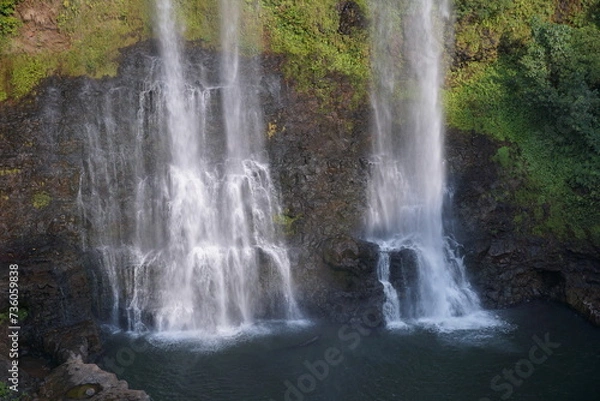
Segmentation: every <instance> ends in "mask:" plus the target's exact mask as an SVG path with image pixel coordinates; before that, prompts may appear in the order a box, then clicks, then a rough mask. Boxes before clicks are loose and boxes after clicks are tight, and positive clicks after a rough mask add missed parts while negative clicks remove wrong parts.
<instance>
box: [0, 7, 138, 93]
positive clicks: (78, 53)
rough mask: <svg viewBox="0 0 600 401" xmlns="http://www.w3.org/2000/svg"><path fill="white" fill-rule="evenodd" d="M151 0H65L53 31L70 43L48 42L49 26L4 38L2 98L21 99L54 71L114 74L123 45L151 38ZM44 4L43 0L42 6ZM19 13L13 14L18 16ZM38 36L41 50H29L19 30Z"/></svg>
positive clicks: (23, 28) (0, 68)
mask: <svg viewBox="0 0 600 401" xmlns="http://www.w3.org/2000/svg"><path fill="white" fill-rule="evenodd" d="M146 2H147V0H64V1H62V2H61V3H56V4H55V6H56V7H58V8H57V9H56V10H55V11H56V12H57V18H56V26H55V27H54V31H53V34H56V35H60V37H61V38H62V39H63V41H65V42H66V43H67V45H66V46H64V45H63V46H56V45H53V44H52V43H50V44H48V43H46V42H45V41H44V30H39V31H35V30H34V31H28V29H31V27H26V26H25V24H24V23H23V22H22V21H20V28H19V29H20V30H19V29H17V30H15V31H13V32H12V34H13V36H12V38H8V37H4V38H3V39H2V42H0V51H1V53H0V101H1V100H5V99H6V98H9V97H11V98H19V97H22V96H24V95H25V94H27V93H29V92H30V91H31V90H32V89H33V88H34V87H35V86H36V85H37V83H38V82H39V81H40V80H41V79H43V78H44V77H47V76H49V75H53V74H60V75H69V76H78V75H88V76H91V77H94V78H99V77H102V76H105V75H115V74H116V71H117V67H118V60H119V49H120V48H123V47H126V46H129V45H132V44H134V43H136V42H138V41H140V40H142V39H144V38H147V37H148V36H149V28H148V27H149V23H148V21H149V19H150V15H149V12H148V8H147V4H146ZM41 3H42V2H40V4H41ZM15 16H16V14H15V13H13V17H15ZM26 32H29V34H33V35H34V36H36V37H38V36H39V42H38V44H37V48H35V49H34V50H31V48H28V49H27V50H25V48H24V45H23V44H22V39H23V38H19V33H21V34H22V35H24V34H25V33H26Z"/></svg>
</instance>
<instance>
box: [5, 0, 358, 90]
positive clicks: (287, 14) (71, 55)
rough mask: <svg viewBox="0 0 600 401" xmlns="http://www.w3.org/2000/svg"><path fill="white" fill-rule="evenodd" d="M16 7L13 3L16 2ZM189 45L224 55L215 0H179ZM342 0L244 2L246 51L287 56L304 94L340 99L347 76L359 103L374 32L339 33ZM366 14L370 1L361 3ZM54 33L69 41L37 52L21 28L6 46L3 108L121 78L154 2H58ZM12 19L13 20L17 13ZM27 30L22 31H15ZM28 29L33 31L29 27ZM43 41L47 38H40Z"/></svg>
mask: <svg viewBox="0 0 600 401" xmlns="http://www.w3.org/2000/svg"><path fill="white" fill-rule="evenodd" d="M11 2H13V3H14V1H12V0H11ZM174 4H175V8H176V14H177V17H178V19H180V20H181V21H182V24H183V25H184V26H185V29H184V30H183V31H182V35H183V36H184V37H185V38H186V39H187V40H195V41H198V40H199V41H200V43H202V44H203V45H204V46H207V47H212V48H216V49H218V48H219V37H220V24H221V19H220V9H219V7H220V5H219V2H218V1H217V0H195V1H194V0H174ZM340 4H341V3H340V2H339V1H338V0H305V1H292V0H281V1H275V0H245V1H244V2H243V6H244V8H243V10H242V13H241V16H240V18H241V27H240V32H241V38H242V43H241V45H240V46H241V50H242V53H244V54H252V55H253V54H257V53H258V52H260V51H267V52H272V53H276V54H282V55H284V59H285V62H284V73H285V75H286V77H287V78H288V79H291V80H293V81H294V82H296V83H297V85H298V86H299V88H300V89H301V90H304V91H307V92H311V93H313V94H315V95H316V96H317V97H319V98H320V99H321V100H325V101H326V100H328V99H330V98H331V97H332V94H333V93H334V92H335V89H336V88H335V85H336V79H331V78H332V76H333V77H335V76H336V74H341V75H343V76H346V77H347V78H348V79H349V81H350V83H351V84H352V85H353V87H354V88H355V93H357V98H358V97H360V96H363V95H364V94H365V93H366V85H367V81H368V77H369V73H370V71H369V68H370V67H369V50H368V37H367V36H368V32H367V30H366V29H354V30H352V32H350V33H345V34H342V33H340V31H339V29H338V28H339V22H340V16H339V12H340V9H339V7H340ZM356 4H358V6H359V8H360V9H361V10H362V12H364V13H365V14H366V12H367V11H366V4H365V0H357V1H356ZM55 5H56V6H57V7H58V9H57V10H56V11H57V13H58V17H57V18H56V20H57V24H56V27H55V28H56V32H58V33H59V34H60V35H61V36H62V37H63V38H64V40H65V41H66V42H67V46H63V48H52V47H50V48H46V45H45V44H44V42H43V41H41V42H39V43H41V44H40V45H39V46H38V48H37V49H35V50H34V51H32V50H31V49H30V48H29V49H28V50H25V47H24V46H23V45H22V44H21V42H20V41H19V34H21V35H23V34H24V33H25V32H26V27H24V26H23V25H24V24H23V23H22V21H17V22H18V24H17V23H16V24H14V25H15V28H14V29H13V30H12V31H11V32H10V33H9V35H8V36H10V34H13V33H14V34H16V36H14V37H13V39H12V40H8V39H7V37H8V36H5V37H3V39H2V40H1V41H0V101H2V100H5V99H7V98H9V97H10V98H20V97H22V96H24V95H25V94H27V93H29V92H30V91H31V90H32V89H33V88H34V87H35V85H37V83H38V82H39V81H40V80H41V79H43V78H44V77H47V76H49V75H53V74H59V75H66V76H78V75H87V76H90V77H93V78H99V77H102V76H107V75H108V76H113V75H115V74H116V71H117V67H118V61H119V49H120V48H124V47H127V46H130V45H132V44H134V43H136V42H138V41H141V40H144V39H147V38H149V37H150V36H151V20H152V8H153V6H152V3H151V0H63V1H62V2H55ZM10 11H11V13H10V14H11V15H10V16H9V18H11V20H15V18H16V16H17V14H16V13H15V12H14V8H12V9H11V10H10ZM19 24H20V25H21V28H19V29H20V30H18V29H17V26H18V25H19ZM29 29H30V28H29ZM34 33H35V35H38V34H39V35H42V36H43V32H34Z"/></svg>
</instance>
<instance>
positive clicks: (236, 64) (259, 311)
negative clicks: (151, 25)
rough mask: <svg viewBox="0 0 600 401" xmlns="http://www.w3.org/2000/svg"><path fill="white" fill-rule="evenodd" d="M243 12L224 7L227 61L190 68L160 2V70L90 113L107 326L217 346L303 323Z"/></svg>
mask: <svg viewBox="0 0 600 401" xmlns="http://www.w3.org/2000/svg"><path fill="white" fill-rule="evenodd" d="M243 4H244V3H243V2H239V1H236V0H222V1H221V16H222V21H221V25H222V31H221V42H222V43H221V45H222V46H221V57H220V60H219V59H217V58H214V60H209V59H208V58H209V56H208V55H205V57H204V58H202V57H200V58H199V59H198V58H196V59H194V58H191V59H190V58H188V57H186V53H185V52H184V51H183V46H184V44H183V42H182V41H181V39H180V35H179V32H180V31H181V29H180V27H179V26H178V24H177V23H176V18H175V10H174V9H173V5H172V3H171V1H170V0H156V19H155V29H156V36H157V37H158V43H159V57H156V58H153V59H152V61H151V63H150V66H149V67H148V68H147V72H146V77H145V78H144V81H143V83H142V84H141V87H140V88H139V89H137V90H134V89H131V88H122V87H119V88H115V90H114V91H110V92H109V93H108V94H106V95H105V97H104V99H103V101H101V102H99V103H100V104H98V105H96V106H90V109H89V110H88V113H89V114H90V118H89V121H88V123H87V124H86V131H87V137H88V143H87V153H88V155H89V157H88V158H89V162H88V163H87V164H86V166H85V171H84V174H83V175H82V185H81V195H80V201H81V208H82V211H83V214H84V218H85V219H86V220H87V221H88V222H90V225H91V228H90V230H89V231H90V234H89V236H88V239H87V242H88V245H90V246H92V247H94V248H95V249H96V250H97V254H98V255H99V258H100V259H101V264H102V269H103V271H104V274H105V276H106V281H107V282H108V286H107V287H108V288H110V290H108V291H105V292H104V294H105V295H106V297H107V298H108V300H107V301H108V302H110V303H111V306H110V308H109V309H110V311H109V314H110V315H111V317H112V319H113V322H114V323H117V322H118V321H121V324H125V325H126V327H127V328H128V329H129V330H144V329H146V328H147V327H148V326H150V327H151V328H153V329H155V330H157V331H161V332H171V331H201V332H206V333H212V334H214V333H217V334H219V333H227V332H231V331H232V330H234V331H235V330H237V329H239V328H241V327H245V326H248V325H251V324H253V323H254V322H256V321H257V320H259V319H271V318H277V319H295V318H298V317H299V316H300V314H299V311H298V308H297V305H296V302H295V300H294V294H293V286H292V278H291V269H290V261H289V258H288V254H287V249H286V246H285V243H284V242H283V240H282V239H281V238H282V236H281V233H280V232H279V229H278V227H277V226H276V224H275V223H274V222H275V220H276V216H277V215H279V214H280V213H281V209H280V206H279V203H278V197H277V192H276V188H275V185H274V182H273V180H272V178H271V174H270V170H269V162H268V157H267V155H266V151H265V143H264V136H265V129H264V127H263V116H262V110H261V108H260V105H259V99H258V95H257V92H258V89H257V88H258V85H259V83H260V79H261V76H260V64H259V62H258V61H257V60H256V58H247V59H245V60H244V62H243V64H244V66H243V68H242V63H241V61H240V60H241V56H240V54H239V53H240V51H239V37H240V32H239V29H240V25H241V21H240V15H241V10H240V8H239V7H241V6H243ZM214 64H217V65H218V68H217V71H214V70H215V68H214ZM128 190H130V192H128Z"/></svg>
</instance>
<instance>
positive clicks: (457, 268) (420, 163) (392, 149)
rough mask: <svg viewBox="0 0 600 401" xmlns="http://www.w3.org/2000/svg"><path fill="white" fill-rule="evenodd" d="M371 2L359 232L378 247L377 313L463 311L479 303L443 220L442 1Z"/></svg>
mask: <svg viewBox="0 0 600 401" xmlns="http://www.w3.org/2000/svg"><path fill="white" fill-rule="evenodd" d="M371 3H372V15H373V18H374V22H373V26H374V28H373V59H372V63H373V64H372V65H373V72H374V84H373V88H372V93H371V99H372V107H373V111H374V124H373V125H374V145H373V157H372V179H371V181H370V183H369V189H368V202H369V211H368V215H367V217H366V234H367V237H368V238H369V239H370V240H371V241H373V242H376V243H378V244H379V247H380V260H379V265H378V269H377V271H378V277H379V280H380V282H381V283H382V285H383V288H384V295H385V298H386V299H385V303H384V307H383V311H384V315H385V318H386V321H387V322H388V324H393V323H398V322H401V321H411V320H427V319H430V320H434V321H435V320H443V319H448V318H453V317H457V316H464V315H468V314H472V313H474V312H477V311H479V310H480V305H479V299H478V297H477V295H476V294H475V292H474V291H473V290H472V289H471V286H470V285H469V282H468V280H467V278H466V276H465V269H464V265H463V263H462V259H461V258H460V257H459V256H458V255H457V253H456V247H455V246H454V244H453V243H452V242H451V241H450V240H449V239H448V238H446V237H445V236H444V228H443V220H442V204H443V198H444V191H445V187H444V186H445V170H444V160H443V157H444V155H443V145H444V143H443V112H442V107H441V104H440V87H441V85H442V80H443V68H442V60H441V59H442V50H443V31H444V23H445V21H446V20H447V19H448V16H449V5H448V4H447V2H446V1H445V0H441V1H435V0H415V1H410V2H408V3H401V2H393V1H392V2H390V1H388V0H373V1H372V2H371ZM402 28H403V29H402ZM393 259H396V260H397V261H399V262H400V263H393V262H392V260H393ZM394 269H396V271H392V270H394ZM411 270H412V271H414V272H413V273H412V274H411ZM393 276H395V278H394V277H393Z"/></svg>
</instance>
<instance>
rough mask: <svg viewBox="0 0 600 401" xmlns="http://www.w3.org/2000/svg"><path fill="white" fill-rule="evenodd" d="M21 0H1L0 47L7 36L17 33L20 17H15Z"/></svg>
mask: <svg viewBox="0 0 600 401" xmlns="http://www.w3.org/2000/svg"><path fill="white" fill-rule="evenodd" d="M20 1H21V0H0V48H1V47H2V44H3V43H4V41H5V40H6V37H7V36H9V35H12V34H13V33H15V31H16V29H17V27H18V26H19V23H20V21H19V19H18V18H16V17H15V15H14V14H15V10H16V8H17V4H19V2H20Z"/></svg>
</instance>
